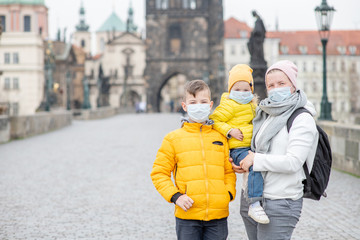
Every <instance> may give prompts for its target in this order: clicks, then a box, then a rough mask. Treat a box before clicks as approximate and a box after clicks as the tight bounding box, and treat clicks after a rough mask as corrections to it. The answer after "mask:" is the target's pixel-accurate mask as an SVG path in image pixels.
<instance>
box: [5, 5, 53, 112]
mask: <svg viewBox="0 0 360 240" xmlns="http://www.w3.org/2000/svg"><path fill="white" fill-rule="evenodd" d="M47 11H48V9H47V7H46V6H45V4H44V1H43V0H33V1H29V0H26V1H25V0H17V1H14V0H13V1H9V0H0V18H1V19H2V24H3V29H4V30H3V31H4V32H3V34H2V36H1V38H0V71H2V72H3V74H2V75H1V76H0V105H1V106H3V107H6V108H7V111H6V112H7V113H8V114H9V115H31V114H34V113H35V111H36V109H37V108H38V107H39V106H40V103H41V101H42V100H43V97H44V96H43V95H44V82H45V79H44V46H43V38H46V37H47V32H48V24H47V22H48V21H47Z"/></svg>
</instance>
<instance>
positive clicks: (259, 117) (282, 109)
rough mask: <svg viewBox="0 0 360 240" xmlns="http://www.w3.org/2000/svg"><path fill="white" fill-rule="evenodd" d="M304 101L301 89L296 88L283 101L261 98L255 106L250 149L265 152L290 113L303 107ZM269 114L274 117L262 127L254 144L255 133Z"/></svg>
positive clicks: (305, 99)
mask: <svg viewBox="0 0 360 240" xmlns="http://www.w3.org/2000/svg"><path fill="white" fill-rule="evenodd" d="M306 103H307V97H306V95H305V93H304V92H303V91H302V90H297V91H296V92H295V93H293V94H292V95H291V96H290V97H289V98H288V99H286V100H285V101H283V102H273V101H271V100H270V99H269V98H265V99H264V100H262V101H261V102H260V104H259V106H258V107H257V108H256V117H255V118H254V119H253V125H254V129H253V136H252V140H251V150H252V151H254V152H257V153H267V152H268V151H269V148H270V141H271V139H272V138H273V137H274V136H275V135H276V134H277V133H278V132H279V131H280V130H281V129H282V128H283V127H284V126H285V125H286V123H287V120H288V119H289V117H290V116H291V114H292V113H293V112H294V111H295V110H296V109H298V108H300V107H304V106H305V104H306ZM269 116H272V117H274V118H273V120H272V121H271V125H269V127H267V128H266V129H264V131H263V132H262V134H261V138H260V139H258V140H257V143H258V144H257V145H258V146H255V138H256V135H257V134H258V132H259V130H260V128H261V126H262V124H263V123H264V121H265V120H266V119H267V118H268V117H269Z"/></svg>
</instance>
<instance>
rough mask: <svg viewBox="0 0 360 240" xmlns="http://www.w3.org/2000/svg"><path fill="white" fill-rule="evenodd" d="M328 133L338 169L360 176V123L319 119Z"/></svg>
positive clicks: (319, 122) (320, 124)
mask: <svg viewBox="0 0 360 240" xmlns="http://www.w3.org/2000/svg"><path fill="white" fill-rule="evenodd" d="M318 124H319V126H321V128H322V129H324V131H325V132H326V133H327V134H328V136H329V138H330V139H329V141H330V145H331V150H332V156H333V164H332V166H333V167H334V168H336V169H339V170H342V171H345V172H348V173H351V174H354V175H357V176H360V125H351V124H341V123H337V122H329V121H318Z"/></svg>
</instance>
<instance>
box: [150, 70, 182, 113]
mask: <svg viewBox="0 0 360 240" xmlns="http://www.w3.org/2000/svg"><path fill="white" fill-rule="evenodd" d="M178 76H181V77H182V79H183V80H182V83H183V84H185V82H186V81H188V80H189V78H188V76H187V74H184V73H182V72H180V71H171V72H169V73H168V74H165V75H164V78H163V81H162V82H161V85H160V86H159V88H158V90H157V94H156V96H157V106H156V107H157V109H158V110H159V111H160V112H164V111H168V110H169V109H168V110H165V109H164V102H163V101H164V100H170V101H171V100H172V101H173V104H174V106H173V107H171V104H170V109H171V108H173V111H176V110H177V105H178V104H179V97H180V96H182V95H181V93H182V91H183V86H178V90H179V91H180V92H181V93H179V92H178V94H176V95H177V96H176V97H175V98H176V99H174V96H170V99H164V96H163V95H164V94H162V93H163V89H164V87H166V85H168V84H169V82H170V81H172V80H175V79H174V78H176V77H178ZM170 88H171V86H170ZM169 94H170V95H171V93H169Z"/></svg>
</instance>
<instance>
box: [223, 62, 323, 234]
mask: <svg viewBox="0 0 360 240" xmlns="http://www.w3.org/2000/svg"><path fill="white" fill-rule="evenodd" d="M296 77H297V67H296V66H295V65H294V64H293V63H292V62H290V61H287V60H285V61H279V62H277V63H275V64H274V65H272V66H271V67H270V68H269V69H268V70H267V72H266V74H265V85H266V89H267V92H268V98H266V99H264V100H262V101H261V102H260V104H259V107H258V108H257V109H256V117H255V118H254V120H253V124H254V130H253V137H252V143H251V149H252V151H249V155H248V156H247V157H246V158H245V159H244V160H242V162H241V164H240V166H236V165H235V164H233V169H234V170H235V171H236V172H237V173H244V172H248V171H249V167H250V166H253V170H254V171H261V172H262V174H263V177H264V192H263V198H264V199H263V203H262V204H263V207H264V210H265V213H266V214H267V215H268V217H269V219H270V223H269V224H259V223H256V222H255V221H253V220H252V219H251V218H250V217H249V216H248V209H249V206H248V203H247V201H246V199H245V197H244V194H243V193H244V190H245V188H246V185H247V182H246V181H247V176H246V175H247V174H244V184H243V191H242V194H241V207H240V214H241V216H242V218H243V221H244V224H245V227H246V232H247V235H248V237H249V239H250V240H253V239H254V240H255V239H261V240H263V239H271V240H274V239H290V238H291V235H292V233H293V231H294V229H295V226H296V224H297V222H298V221H299V218H300V214H301V209H302V203H303V198H302V196H303V184H302V180H303V179H305V174H304V172H303V164H304V163H305V161H306V163H307V166H308V167H309V170H311V167H312V165H313V159H314V155H315V151H316V147H317V141H318V132H317V129H316V124H315V121H314V119H313V116H314V115H315V114H316V111H315V109H314V106H313V105H312V104H311V103H310V102H308V101H307V98H306V95H305V93H304V92H303V91H302V90H300V89H298V88H297V85H296ZM301 107H305V108H306V109H307V110H309V111H310V112H311V114H312V115H313V116H311V115H310V114H309V113H301V114H300V115H298V116H297V117H296V118H295V120H294V122H293V124H292V127H291V129H290V131H289V132H288V130H287V126H286V123H287V120H288V119H289V117H290V116H291V114H292V113H293V112H294V111H295V110H296V109H298V108H301ZM230 161H231V160H230Z"/></svg>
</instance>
